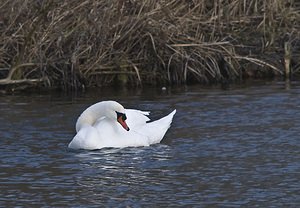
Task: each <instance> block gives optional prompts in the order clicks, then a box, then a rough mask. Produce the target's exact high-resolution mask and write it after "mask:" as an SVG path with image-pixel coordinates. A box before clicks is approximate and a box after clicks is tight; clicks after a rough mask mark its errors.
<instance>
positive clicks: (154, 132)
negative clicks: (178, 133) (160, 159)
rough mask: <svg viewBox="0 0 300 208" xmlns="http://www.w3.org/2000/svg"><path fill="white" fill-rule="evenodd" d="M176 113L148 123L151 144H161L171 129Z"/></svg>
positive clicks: (173, 112)
mask: <svg viewBox="0 0 300 208" xmlns="http://www.w3.org/2000/svg"><path fill="white" fill-rule="evenodd" d="M175 113H176V110H174V111H172V112H171V113H170V114H169V115H167V116H165V117H163V118H161V119H159V120H156V121H153V122H150V123H147V125H146V126H147V131H150V132H147V135H150V137H149V140H150V144H155V143H159V142H160V141H161V140H162V139H163V137H164V135H165V134H166V132H167V130H168V129H169V128H170V126H171V123H172V120H173V117H174V115H175Z"/></svg>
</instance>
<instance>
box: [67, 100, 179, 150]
mask: <svg viewBox="0 0 300 208" xmlns="http://www.w3.org/2000/svg"><path fill="white" fill-rule="evenodd" d="M175 113H176V110H174V111H173V112H171V113H170V114H169V115H167V116H165V117H163V118H161V119H159V120H156V121H153V122H149V123H146V122H147V121H149V120H150V119H149V118H148V117H147V115H149V112H144V111H139V110H133V109H124V107H123V106H122V105H120V104H119V103H117V102H115V101H102V102H99V103H96V104H94V105H92V106H90V107H88V108H87V109H86V110H85V111H83V113H82V114H81V115H80V116H79V118H78V120H77V122H76V132H77V134H76V135H75V137H74V138H73V140H72V141H71V142H70V144H69V146H68V147H69V148H71V149H88V150H93V149H101V148H103V147H117V148H122V147H137V146H149V145H151V144H155V143H159V142H160V141H161V140H162V138H163V136H164V135H165V133H166V132H167V130H168V129H169V127H170V125H171V122H172V119H173V116H174V114H175ZM125 120H126V121H125Z"/></svg>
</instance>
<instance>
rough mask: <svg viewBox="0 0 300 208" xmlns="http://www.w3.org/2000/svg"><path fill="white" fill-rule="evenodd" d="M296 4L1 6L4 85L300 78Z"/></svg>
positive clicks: (233, 0) (18, 1) (19, 2)
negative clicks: (287, 55)
mask: <svg viewBox="0 0 300 208" xmlns="http://www.w3.org/2000/svg"><path fill="white" fill-rule="evenodd" d="M299 9H300V4H299V3H297V2H296V1H293V0H289V1H286V0H249V1H244V0H213V1H210V0H171V1H163V0H161V1H154V0H145V1H137V0H111V1H104V0H98V1H97V0H68V1H59V0H52V1H50V0H49V1H47V0H45V1H35V0H25V1H24V0H4V3H3V4H2V5H0V78H2V79H0V85H2V86H9V85H16V84H19V85H20V84H23V85H28V83H30V84H34V83H40V84H42V85H43V86H46V87H59V88H62V89H75V90H76V89H79V88H82V87H91V86H103V85H109V84H113V83H122V84H131V85H140V84H148V83H151V84H155V83H192V82H201V83H210V82H222V81H224V80H225V81H228V80H234V79H237V78H239V79H241V78H243V77H245V76H248V77H249V76H250V77H257V76H262V77H264V76H276V75H284V64H283V63H282V61H283V57H284V48H283V43H284V42H286V43H288V44H289V45H290V46H291V54H292V61H293V63H294V64H292V67H293V69H292V73H296V72H299V48H300V43H299V40H300V32H299V31H300V22H299V20H300V14H299Z"/></svg>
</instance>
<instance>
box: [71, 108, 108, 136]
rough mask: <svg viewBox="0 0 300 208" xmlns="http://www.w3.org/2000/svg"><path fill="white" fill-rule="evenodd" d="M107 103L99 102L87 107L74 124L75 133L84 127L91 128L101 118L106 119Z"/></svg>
mask: <svg viewBox="0 0 300 208" xmlns="http://www.w3.org/2000/svg"><path fill="white" fill-rule="evenodd" d="M107 107H108V106H107V103H104V102H100V103H96V104H94V105H92V106H90V107H88V108H87V109H86V110H85V111H83V112H82V114H81V115H80V116H79V118H78V119H77V122H76V132H78V131H79V130H80V129H81V128H82V127H84V126H92V125H94V123H95V122H96V121H97V120H98V119H99V118H102V117H107V114H106V112H107V110H108V109H107Z"/></svg>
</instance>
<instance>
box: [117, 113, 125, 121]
mask: <svg viewBox="0 0 300 208" xmlns="http://www.w3.org/2000/svg"><path fill="white" fill-rule="evenodd" d="M116 113H117V119H119V118H120V117H122V120H123V121H125V120H126V119H127V117H126V115H125V113H120V112H117V111H116Z"/></svg>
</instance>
